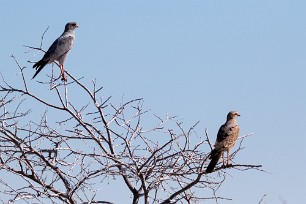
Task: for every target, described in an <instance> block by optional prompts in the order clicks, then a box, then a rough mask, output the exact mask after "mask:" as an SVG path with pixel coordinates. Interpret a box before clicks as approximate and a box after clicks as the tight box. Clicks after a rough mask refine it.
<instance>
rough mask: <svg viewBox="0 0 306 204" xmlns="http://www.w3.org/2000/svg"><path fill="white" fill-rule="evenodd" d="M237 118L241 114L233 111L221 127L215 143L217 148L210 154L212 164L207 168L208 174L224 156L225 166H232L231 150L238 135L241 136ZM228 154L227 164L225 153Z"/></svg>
mask: <svg viewBox="0 0 306 204" xmlns="http://www.w3.org/2000/svg"><path fill="white" fill-rule="evenodd" d="M237 116H240V114H239V113H238V112H237V111H231V112H229V113H228V114H227V118H226V122H225V123H224V124H223V125H222V126H221V127H220V129H219V131H218V134H217V139H216V143H215V148H214V149H213V150H212V151H211V153H210V159H211V161H210V163H209V164H208V166H207V169H206V172H207V173H211V172H212V171H213V170H214V168H215V166H216V165H217V163H218V161H219V159H220V157H221V156H222V162H223V165H224V166H226V165H229V164H230V154H229V152H230V150H231V149H232V148H233V147H234V145H235V143H236V141H237V138H238V135H239V130H240V128H239V126H238V123H237V120H236V118H237ZM225 151H226V152H227V164H226V165H225V162H224V152H225Z"/></svg>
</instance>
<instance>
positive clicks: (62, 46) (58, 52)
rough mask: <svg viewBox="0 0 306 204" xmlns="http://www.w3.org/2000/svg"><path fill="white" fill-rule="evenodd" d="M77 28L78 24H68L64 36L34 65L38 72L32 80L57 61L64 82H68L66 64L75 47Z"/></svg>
mask: <svg viewBox="0 0 306 204" xmlns="http://www.w3.org/2000/svg"><path fill="white" fill-rule="evenodd" d="M77 27H78V25H77V23H76V22H70V23H67V24H66V26H65V30H64V32H63V34H62V35H61V36H60V37H59V38H57V39H56V40H55V41H54V42H53V43H52V45H51V46H50V48H49V49H48V51H47V52H46V53H45V55H44V56H43V58H42V59H41V60H40V61H38V62H36V63H35V64H34V65H33V68H35V69H36V72H35V74H34V76H33V78H32V79H34V78H35V77H36V75H37V74H38V73H39V72H40V71H41V70H42V69H43V68H44V67H45V66H46V65H47V64H50V63H52V62H55V61H56V62H57V63H58V64H59V66H60V69H61V77H62V80H64V81H67V78H66V76H65V69H64V62H65V59H66V57H67V55H68V53H69V51H70V50H71V48H72V46H73V43H74V38H75V34H74V29H76V28H77Z"/></svg>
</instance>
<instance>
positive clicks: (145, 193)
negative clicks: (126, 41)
mask: <svg viewBox="0 0 306 204" xmlns="http://www.w3.org/2000/svg"><path fill="white" fill-rule="evenodd" d="M36 49H40V48H36ZM14 59H15V58H14ZM15 62H16V64H17V66H18V67H19V70H20V74H19V75H17V76H15V77H16V79H14V81H18V82H20V83H19V84H21V85H19V86H17V85H15V84H16V83H14V84H11V83H9V82H7V80H5V77H3V76H2V82H1V83H0V91H1V93H2V94H1V106H0V107H1V110H0V111H1V118H0V121H1V124H0V140H1V142H0V169H1V171H2V174H4V173H5V175H6V176H2V177H1V178H0V183H1V185H2V187H1V188H0V200H1V201H2V202H3V203H14V202H18V200H20V201H22V202H23V203H25V202H26V203H69V204H73V203H110V202H107V201H103V188H104V187H105V184H103V183H104V182H105V183H108V184H107V185H112V181H111V180H112V178H115V179H116V180H119V181H122V188H126V189H128V190H129V192H130V195H131V198H126V200H127V201H126V203H133V204H136V203H145V204H149V203H163V204H166V203H196V202H199V201H201V200H203V199H214V200H216V202H218V200H219V199H227V198H223V197H220V196H217V193H216V191H217V189H218V188H220V186H221V185H222V183H223V181H224V180H225V178H226V170H227V169H228V168H235V169H240V170H249V169H255V170H260V171H261V169H260V168H261V165H250V164H233V165H231V166H226V167H225V166H219V167H217V168H216V169H215V172H217V173H213V174H207V173H206V172H205V167H206V166H207V164H208V162H209V161H208V157H209V152H210V150H211V143H210V141H209V137H208V132H207V130H206V131H205V133H206V134H203V135H198V134H197V132H196V128H198V123H196V124H194V125H193V126H192V127H190V128H187V129H186V128H184V125H183V123H182V121H181V120H179V119H178V118H177V117H171V116H168V115H167V116H165V117H159V116H156V115H154V114H152V113H151V111H149V110H147V109H145V108H144V100H143V99H141V98H140V99H133V100H127V101H125V100H124V99H122V101H121V102H120V103H118V104H115V102H112V98H111V97H104V96H103V94H102V90H103V88H102V87H98V85H97V83H96V81H93V82H92V85H88V86H86V85H84V82H82V81H84V79H77V78H75V77H73V76H72V75H71V74H69V73H68V72H66V73H67V75H68V76H69V77H70V79H69V83H66V82H64V83H62V82H59V80H57V79H55V78H54V77H53V75H52V76H50V78H49V79H50V81H48V82H39V81H36V82H35V81H29V80H28V79H26V77H25V75H24V72H25V70H26V69H25V68H24V67H22V66H20V64H19V63H18V62H17V60H16V59H15ZM29 83H36V85H37V86H41V87H42V88H44V89H45V90H46V91H48V97H45V98H44V97H43V96H42V94H39V93H35V92H34V90H31V89H30V88H29V87H30V86H29ZM17 84H18V83H17ZM80 98H82V100H80ZM39 110H44V111H42V112H39ZM250 135H251V134H250ZM247 136H249V135H245V136H242V137H241V138H240V139H241V140H240V145H239V147H238V149H237V151H236V152H234V153H233V154H232V157H234V156H235V155H237V154H238V153H239V152H240V150H241V149H242V142H243V140H244V139H245V138H246V137H247ZM12 179H14V181H12ZM203 191H208V192H210V194H211V196H205V195H207V194H203Z"/></svg>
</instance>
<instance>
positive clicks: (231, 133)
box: [215, 122, 240, 148]
mask: <svg viewBox="0 0 306 204" xmlns="http://www.w3.org/2000/svg"><path fill="white" fill-rule="evenodd" d="M239 130H240V128H239V126H238V124H237V123H236V122H234V123H232V122H226V123H225V124H224V125H222V126H221V127H220V129H219V131H218V134H217V140H216V145H215V146H216V147H217V146H220V147H219V148H223V147H226V146H227V145H231V144H233V143H235V142H236V140H237V138H238V135H239ZM226 143H229V144H226ZM219 144H222V145H219Z"/></svg>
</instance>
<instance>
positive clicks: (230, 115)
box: [227, 111, 240, 120]
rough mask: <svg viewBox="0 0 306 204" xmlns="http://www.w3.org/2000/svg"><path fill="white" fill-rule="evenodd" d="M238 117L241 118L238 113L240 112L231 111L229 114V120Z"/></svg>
mask: <svg viewBox="0 0 306 204" xmlns="http://www.w3.org/2000/svg"><path fill="white" fill-rule="evenodd" d="M237 116H240V114H239V113H238V111H231V112H229V113H228V114H227V120H231V119H234V118H236V117H237Z"/></svg>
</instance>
